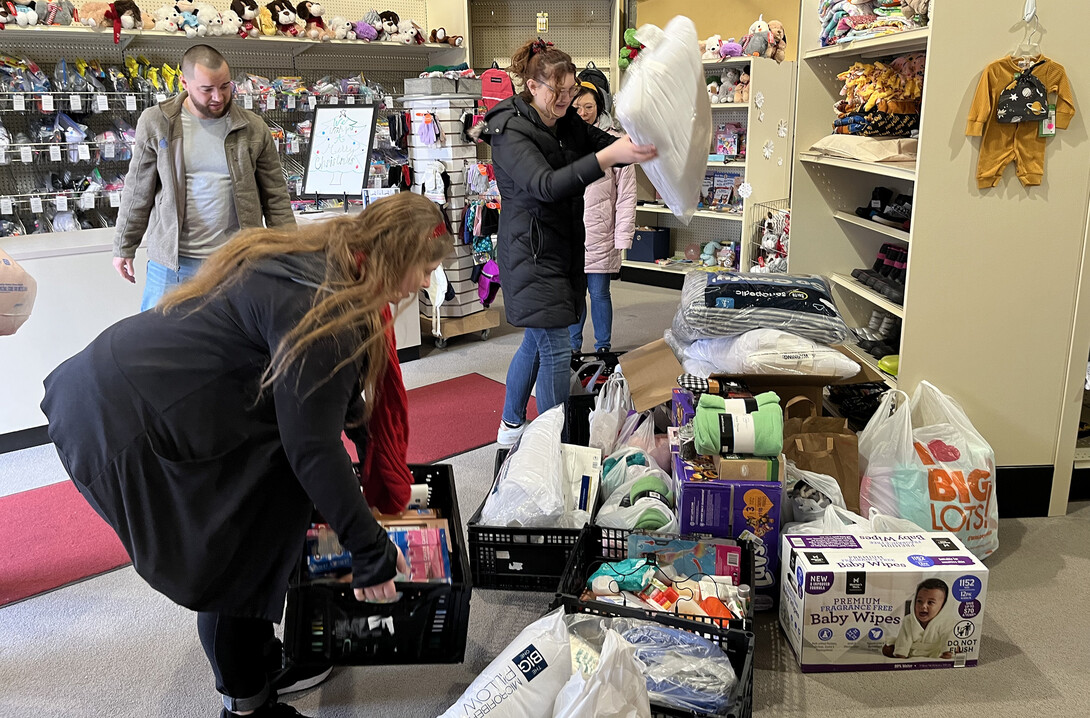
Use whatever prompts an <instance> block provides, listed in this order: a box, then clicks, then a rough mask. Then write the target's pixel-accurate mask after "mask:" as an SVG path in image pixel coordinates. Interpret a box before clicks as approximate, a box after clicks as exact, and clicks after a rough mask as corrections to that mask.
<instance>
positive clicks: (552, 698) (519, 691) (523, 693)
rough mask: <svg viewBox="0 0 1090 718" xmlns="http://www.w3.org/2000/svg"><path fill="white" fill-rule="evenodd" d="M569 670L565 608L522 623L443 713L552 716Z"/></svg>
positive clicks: (446, 717) (460, 717)
mask: <svg viewBox="0 0 1090 718" xmlns="http://www.w3.org/2000/svg"><path fill="white" fill-rule="evenodd" d="M571 674H572V662H571V640H570V638H569V637H568V626H567V624H566V623H565V622H564V609H562V608H561V609H557V610H555V611H553V612H551V613H549V614H547V615H545V616H543V617H541V618H539V619H538V620H536V621H534V622H533V623H531V624H530V625H529V626H527V627H526V628H524V629H523V630H522V633H520V634H519V635H518V638H516V639H515V640H514V641H512V642H511V643H510V645H508V646H507V648H505V649H504V650H503V652H502V653H501V654H500V655H499V656H497V657H496V659H495V660H493V661H492V662H491V663H489V664H488V667H487V668H485V669H484V670H483V671H481V674H480V675H479V676H477V678H476V680H474V681H473V682H472V683H471V684H469V688H466V690H465V693H463V694H462V697H461V698H459V699H458V700H457V701H456V702H455V703H454V705H452V706H451V707H450V708H449V709H448V710H447V712H446V713H444V714H443V715H442V716H441V717H440V718H465V717H466V716H484V715H487V716H489V718H553V705H554V704H555V703H556V697H557V695H558V694H559V693H560V689H561V688H563V687H564V684H565V683H567V682H568V679H569V678H570V677H571Z"/></svg>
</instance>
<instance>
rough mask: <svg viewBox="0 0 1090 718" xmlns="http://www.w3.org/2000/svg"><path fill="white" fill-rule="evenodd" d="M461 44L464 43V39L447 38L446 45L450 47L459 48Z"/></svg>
mask: <svg viewBox="0 0 1090 718" xmlns="http://www.w3.org/2000/svg"><path fill="white" fill-rule="evenodd" d="M463 42H465V38H463V37H462V36H461V35H448V36H447V44H448V45H450V46H451V47H461V46H462V43H463Z"/></svg>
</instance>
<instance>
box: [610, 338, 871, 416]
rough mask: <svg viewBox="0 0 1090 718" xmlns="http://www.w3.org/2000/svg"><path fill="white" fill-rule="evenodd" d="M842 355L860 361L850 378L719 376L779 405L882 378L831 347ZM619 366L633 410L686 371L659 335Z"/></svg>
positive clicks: (655, 400) (647, 405)
mask: <svg viewBox="0 0 1090 718" xmlns="http://www.w3.org/2000/svg"><path fill="white" fill-rule="evenodd" d="M834 348H835V349H837V350H839V351H840V352H841V353H842V354H844V356H846V357H848V358H849V359H851V360H852V361H855V362H856V363H857V364H859V365H860V371H859V373H858V374H856V375H855V376H853V377H851V378H850V379H838V378H837V377H833V376H819V375H811V376H797V375H771V374H747V375H740V374H724V375H722V376H719V377H718V378H720V379H727V380H733V381H739V382H742V383H744V384H745V385H746V386H748V387H749V389H750V391H752V392H753V393H754V394H760V393H761V392H764V391H774V392H776V394H777V395H778V396H779V397H780V405H781V406H785V405H786V404H787V402H788V401H790V400H791V399H793V398H794V397H796V396H805V397H808V398H809V399H811V400H812V401H813V402H814V403H815V404H817V406H821V402H822V389H823V388H824V387H826V386H828V385H830V384H860V383H862V382H875V381H884V378H883V377H882V376H881V375H880V374H878V372H876V371H874V370H873V369H871V368H870V367H868V366H867V365H866V364H862V363H860V362H858V361H857V360H856V359H855V357H853V356H852V355H851V353H850V352H848V350H847V349H844V348H843V347H834ZM621 368H622V369H623V371H624V376H625V379H627V380H628V387H629V389H630V390H631V392H632V401H633V403H634V404H635V406H636V411H647V410H648V409H651V408H653V407H656V406H658V405H659V404H662V403H664V402H667V401H670V399H671V397H672V393H673V389H674V388H675V387H677V377H678V376H679V375H681V374H684V373H685V370H684V369H682V367H681V362H679V361H678V360H677V357H675V356H674V353H673V351H671V350H670V347H669V346H667V344H666V342H665V340H662V339H658V340H656V341H653V342H651V343H650V344H645V345H643V346H642V347H640V348H639V349H633V350H632V351H629V352H626V353H625V354H624V356H622V357H621Z"/></svg>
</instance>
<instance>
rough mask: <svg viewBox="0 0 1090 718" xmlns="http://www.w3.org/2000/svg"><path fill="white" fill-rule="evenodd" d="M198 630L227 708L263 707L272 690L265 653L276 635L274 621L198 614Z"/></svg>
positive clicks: (215, 614) (217, 687) (241, 709)
mask: <svg viewBox="0 0 1090 718" xmlns="http://www.w3.org/2000/svg"><path fill="white" fill-rule="evenodd" d="M197 633H198V634H200V637H201V645H202V646H204V653H205V655H206V656H208V662H209V663H211V664H212V672H213V673H214V674H215V675H216V690H217V691H219V692H220V693H222V694H223V705H224V706H226V707H227V710H230V711H236V712H237V711H249V710H256V709H257V708H260V707H261V706H263V705H264V704H265V702H266V701H267V700H268V698H269V692H270V689H269V683H268V679H267V676H266V674H265V669H266V660H265V652H266V650H267V645H268V644H269V642H270V641H272V640H273V638H274V636H273V626H272V622H271V621H264V620H262V619H260V618H236V617H234V616H224V615H223V614H219V613H198V614H197Z"/></svg>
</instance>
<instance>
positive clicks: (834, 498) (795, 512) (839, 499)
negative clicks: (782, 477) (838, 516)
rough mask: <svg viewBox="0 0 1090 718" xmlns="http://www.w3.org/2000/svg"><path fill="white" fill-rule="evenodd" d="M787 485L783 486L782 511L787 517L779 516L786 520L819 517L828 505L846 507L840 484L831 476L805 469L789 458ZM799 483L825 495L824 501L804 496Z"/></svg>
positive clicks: (804, 519) (803, 519) (814, 518)
mask: <svg viewBox="0 0 1090 718" xmlns="http://www.w3.org/2000/svg"><path fill="white" fill-rule="evenodd" d="M785 468H786V472H787V485H786V486H785V491H784V496H786V497H787V501H785V502H784V513H786V514H787V517H786V518H784V517H781V518H783V520H784V521H785V523H786V522H788V521H815V520H817V519H818V518H819V517H821V516H822V515H823V514H824V512H825V509H826V508H827V507H829V506H830V505H833V506H839V507H840V508H842V509H846V508H847V506H846V505H845V504H844V493H843V492H842V491H841V490H840V484H839V483H837V480H836V479H834V478H833V477H832V476H829V475H827V474H819V473H816V472H814V471H805V470H803V469H800V468H798V467H797V466H795V462H794V461H791V460H790V459H789V460H788V461H787V465H786V467H785ZM800 484H805V485H806V486H809V487H811V488H813V489H816V490H817V491H819V492H820V493H821V495H822V496H824V497H825V500H824V501H821V500H820V499H818V498H816V497H812V496H806V495H805V492H800V491H799V486H800Z"/></svg>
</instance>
